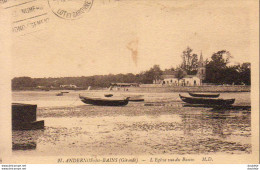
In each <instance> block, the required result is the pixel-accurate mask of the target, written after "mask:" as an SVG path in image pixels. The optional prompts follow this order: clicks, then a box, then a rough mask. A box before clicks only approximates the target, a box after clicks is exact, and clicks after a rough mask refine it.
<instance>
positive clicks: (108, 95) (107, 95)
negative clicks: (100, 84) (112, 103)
mask: <svg viewBox="0 0 260 170" xmlns="http://www.w3.org/2000/svg"><path fill="white" fill-rule="evenodd" d="M104 96H105V97H112V96H113V94H104Z"/></svg>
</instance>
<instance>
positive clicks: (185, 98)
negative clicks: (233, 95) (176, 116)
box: [179, 94, 235, 106]
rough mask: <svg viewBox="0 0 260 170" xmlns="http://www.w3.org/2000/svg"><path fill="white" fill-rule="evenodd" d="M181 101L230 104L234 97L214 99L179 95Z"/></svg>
mask: <svg viewBox="0 0 260 170" xmlns="http://www.w3.org/2000/svg"><path fill="white" fill-rule="evenodd" d="M179 96H180V98H181V100H182V101H184V102H186V103H190V104H203V105H224V106H228V105H232V104H233V103H234V102H235V99H214V98H198V97H185V96H182V95H180V94H179Z"/></svg>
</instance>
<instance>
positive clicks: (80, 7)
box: [48, 0, 94, 20]
mask: <svg viewBox="0 0 260 170" xmlns="http://www.w3.org/2000/svg"><path fill="white" fill-rule="evenodd" d="M93 1H94V0H77V1H75V0H48V4H49V6H50V8H51V10H52V12H53V13H54V14H55V15H56V16H58V17H59V18H62V19H68V20H74V19H78V18H80V17H81V16H82V15H83V14H84V13H86V12H88V11H89V10H90V9H91V7H92V4H93Z"/></svg>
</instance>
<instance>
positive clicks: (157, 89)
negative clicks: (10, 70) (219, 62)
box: [12, 84, 251, 93]
mask: <svg viewBox="0 0 260 170" xmlns="http://www.w3.org/2000/svg"><path fill="white" fill-rule="evenodd" d="M64 90H69V91H86V89H80V90H79V89H53V90H52V89H51V90H49V91H64ZM17 91H45V90H40V89H23V90H12V92H17ZM89 91H93V92H94V91H98V92H99V91H106V92H138V93H148V92H150V93H167V92H216V93H221V92H222V93H229V92H232V93H233V92H251V86H238V85H234V86H232V85H231V86H223V85H222V86H217V85H215V86H156V85H152V84H142V85H141V86H140V87H119V88H117V89H116V88H114V89H113V90H111V91H108V88H94V89H93V90H89ZM47 92H48V91H47Z"/></svg>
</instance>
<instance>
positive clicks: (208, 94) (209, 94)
mask: <svg viewBox="0 0 260 170" xmlns="http://www.w3.org/2000/svg"><path fill="white" fill-rule="evenodd" d="M189 95H190V96H193V97H212V98H217V97H219V93H191V92H189Z"/></svg>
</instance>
